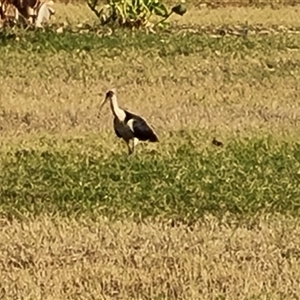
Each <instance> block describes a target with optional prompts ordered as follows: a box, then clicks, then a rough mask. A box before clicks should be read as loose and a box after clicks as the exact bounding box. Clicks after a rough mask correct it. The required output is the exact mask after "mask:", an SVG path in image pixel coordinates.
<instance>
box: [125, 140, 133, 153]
mask: <svg viewBox="0 0 300 300" xmlns="http://www.w3.org/2000/svg"><path fill="white" fill-rule="evenodd" d="M125 142H126V144H127V147H128V155H131V154H132V153H133V150H132V149H131V148H130V143H129V141H125Z"/></svg>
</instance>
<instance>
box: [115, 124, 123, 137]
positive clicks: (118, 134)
mask: <svg viewBox="0 0 300 300" xmlns="http://www.w3.org/2000/svg"><path fill="white" fill-rule="evenodd" d="M113 127H114V131H115V133H116V135H117V137H118V138H122V136H121V134H120V133H119V131H118V130H117V129H116V127H115V120H114V122H113Z"/></svg>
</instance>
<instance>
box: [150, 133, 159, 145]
mask: <svg viewBox="0 0 300 300" xmlns="http://www.w3.org/2000/svg"><path fill="white" fill-rule="evenodd" d="M149 141H150V142H152V143H157V142H159V140H158V137H157V135H156V134H155V133H153V135H152V136H151V137H150V139H149Z"/></svg>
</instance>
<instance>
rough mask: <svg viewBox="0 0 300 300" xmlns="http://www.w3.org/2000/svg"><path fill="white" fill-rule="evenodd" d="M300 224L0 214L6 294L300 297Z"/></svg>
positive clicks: (1, 286) (1, 288) (1, 289)
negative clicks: (15, 218)
mask: <svg viewBox="0 0 300 300" xmlns="http://www.w3.org/2000/svg"><path fill="white" fill-rule="evenodd" d="M299 230H300V224H299V221H298V220H295V219H286V218H285V219H283V218H281V217H272V218H270V220H268V219H253V220H252V221H251V224H250V223H249V222H248V223H247V225H241V224H240V225H238V224H237V223H236V224H234V222H233V221H230V220H227V221H226V222H223V223H220V222H218V221H217V220H216V219H214V218H212V217H206V218H204V219H203V220H202V221H201V222H199V223H198V224H196V225H195V226H193V227H186V226H183V225H180V226H178V227H171V226H170V225H167V224H166V223H162V222H158V221H152V222H151V221H148V222H146V223H141V224H136V223H133V222H132V221H130V220H128V221H125V222H118V223H108V222H106V221H105V220H103V219H98V220H97V221H89V220H86V219H85V220H84V219H81V220H79V221H75V220H66V219H62V218H59V217H55V218H52V219H51V218H49V217H43V218H40V219H36V220H34V221H33V220H28V221H23V222H21V223H19V222H17V221H13V222H8V221H7V220H2V221H1V235H0V272H1V282H0V293H1V299H3V300H6V299H16V298H17V299H47V300H50V299H53V300H60V299H64V300H65V299H72V300H73V299H220V297H221V299H238V300H242V299H297V297H298V295H299V293H300V284H299V278H300V269H299V259H300V253H299V249H298V247H297V245H299V243H300V238H299V234H298V233H299ZM218 297H219V298H218Z"/></svg>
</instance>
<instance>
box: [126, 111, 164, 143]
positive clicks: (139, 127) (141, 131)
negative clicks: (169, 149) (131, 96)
mask: <svg viewBox="0 0 300 300" xmlns="http://www.w3.org/2000/svg"><path fill="white" fill-rule="evenodd" d="M125 112H126V118H125V122H126V123H127V122H128V121H130V120H133V121H132V127H133V133H134V136H135V137H136V138H138V139H139V140H141V141H150V142H158V137H157V135H156V134H155V133H154V131H153V129H152V128H151V127H150V126H149V125H148V124H147V122H146V121H145V120H144V119H143V118H141V117H140V116H137V115H135V114H133V113H130V112H128V111H125Z"/></svg>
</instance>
